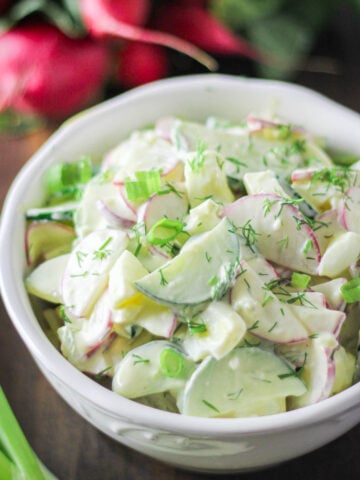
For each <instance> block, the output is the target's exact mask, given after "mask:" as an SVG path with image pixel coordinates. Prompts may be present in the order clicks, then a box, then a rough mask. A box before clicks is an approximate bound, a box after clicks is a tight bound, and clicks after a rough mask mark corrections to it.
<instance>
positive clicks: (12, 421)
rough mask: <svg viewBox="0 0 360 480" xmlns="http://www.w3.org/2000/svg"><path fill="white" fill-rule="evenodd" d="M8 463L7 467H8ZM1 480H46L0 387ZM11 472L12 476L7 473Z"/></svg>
mask: <svg viewBox="0 0 360 480" xmlns="http://www.w3.org/2000/svg"><path fill="white" fill-rule="evenodd" d="M6 463H7V465H6ZM0 469H1V470H0V478H1V479H6V480H7V478H9V480H11V479H12V478H26V479H27V480H46V479H47V478H54V477H52V476H51V477H50V475H46V474H45V473H44V471H43V469H42V466H41V464H40V461H39V459H38V458H37V457H36V455H35V453H34V452H33V450H32V448H31V447H30V445H29V443H28V441H27V440H26V438H25V435H24V433H23V431H22V430H21V428H20V425H19V423H18V421H17V420H16V417H15V415H14V413H13V411H12V409H11V407H10V405H9V403H8V401H7V399H6V396H5V394H4V391H3V389H2V388H1V387H0ZM9 471H10V476H8V477H6V473H8V472H9Z"/></svg>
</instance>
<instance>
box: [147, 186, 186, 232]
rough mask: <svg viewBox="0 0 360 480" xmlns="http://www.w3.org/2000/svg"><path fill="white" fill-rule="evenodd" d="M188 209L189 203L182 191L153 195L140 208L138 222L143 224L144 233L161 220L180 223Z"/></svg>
mask: <svg viewBox="0 0 360 480" xmlns="http://www.w3.org/2000/svg"><path fill="white" fill-rule="evenodd" d="M188 209H189V203H188V201H187V198H186V196H185V193H184V192H183V191H180V190H179V192H178V193H175V192H173V191H169V193H166V194H164V195H159V194H155V195H153V196H152V197H151V198H150V199H149V200H148V201H147V202H146V203H145V204H143V205H142V206H141V208H140V209H139V214H138V221H139V222H144V223H145V227H146V231H149V230H150V228H151V227H152V226H153V225H155V223H156V222H158V221H159V220H161V219H162V218H164V217H165V218H169V219H170V220H179V221H182V220H183V218H184V217H185V215H186V214H187V212H188Z"/></svg>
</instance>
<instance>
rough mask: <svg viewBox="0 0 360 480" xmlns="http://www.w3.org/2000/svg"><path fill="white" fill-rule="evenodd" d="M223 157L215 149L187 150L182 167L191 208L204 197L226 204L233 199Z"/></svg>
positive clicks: (198, 203)
mask: <svg viewBox="0 0 360 480" xmlns="http://www.w3.org/2000/svg"><path fill="white" fill-rule="evenodd" d="M224 163H225V159H223V157H222V156H221V155H220V153H218V152H216V151H215V150H204V151H202V150H201V149H200V150H199V149H198V150H197V151H195V152H189V154H188V156H187V158H186V163H185V169H184V175H185V186H186V191H187V194H188V197H189V200H190V205H191V207H192V208H194V207H196V206H197V205H200V204H201V203H202V202H203V201H204V199H206V198H209V197H210V198H212V199H213V200H214V201H215V202H218V203H221V204H226V203H230V202H233V201H234V195H233V193H232V192H231V190H230V188H229V186H228V183H227V177H226V174H225V171H224V170H223V165H224Z"/></svg>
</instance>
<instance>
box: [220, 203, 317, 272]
mask: <svg viewBox="0 0 360 480" xmlns="http://www.w3.org/2000/svg"><path fill="white" fill-rule="evenodd" d="M222 216H224V217H225V216H226V217H228V218H229V220H231V221H232V222H233V224H234V228H235V229H236V230H237V232H238V233H239V234H240V236H243V237H244V238H245V240H246V242H247V243H248V244H251V245H253V246H254V247H255V248H257V249H258V250H259V251H260V253H262V255H263V256H264V257H265V258H266V259H267V260H271V261H273V262H276V263H278V264H280V265H283V266H285V267H288V268H290V269H292V270H296V271H299V272H304V273H309V274H311V275H314V274H316V273H317V268H318V265H319V262H320V250H319V245H318V242H317V239H316V236H315V234H314V232H313V230H312V229H311V228H310V226H309V225H308V224H307V223H306V220H305V218H304V217H303V216H302V215H301V214H300V212H299V210H298V209H297V208H296V207H295V206H294V205H291V204H289V203H287V201H286V200H284V199H283V198H281V197H280V196H278V195H274V194H257V195H247V196H245V197H242V198H240V199H239V200H236V201H235V202H234V203H232V204H230V205H227V206H226V207H225V208H224V210H223V212H222Z"/></svg>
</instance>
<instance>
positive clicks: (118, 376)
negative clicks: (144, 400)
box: [113, 340, 195, 398]
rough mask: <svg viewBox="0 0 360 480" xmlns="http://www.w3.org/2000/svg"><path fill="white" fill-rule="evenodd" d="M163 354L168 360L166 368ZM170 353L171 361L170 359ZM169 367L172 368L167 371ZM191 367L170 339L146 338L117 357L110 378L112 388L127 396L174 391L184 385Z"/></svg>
mask: <svg viewBox="0 0 360 480" xmlns="http://www.w3.org/2000/svg"><path fill="white" fill-rule="evenodd" d="M164 351H165V358H164V353H163V352H164ZM167 354H169V358H170V361H171V364H170V363H169V371H168V369H167V361H166V355H167ZM171 356H173V357H174V359H175V361H172V360H173V359H171ZM174 363H175V365H174ZM176 363H177V365H176ZM172 367H175V368H173V371H172V372H171V371H170V368H172ZM194 368H195V365H194V363H193V362H192V361H191V360H190V359H189V358H187V357H186V356H185V354H184V353H183V352H181V350H179V349H178V348H177V347H175V346H174V345H173V344H171V343H170V342H168V341H165V340H157V341H153V342H149V343H146V344H145V345H142V346H140V347H137V348H135V349H134V350H131V351H130V352H128V353H127V354H126V355H125V357H124V358H123V360H121V362H120V363H119V364H118V366H117V368H116V372H115V376H114V379H113V390H114V391H115V392H116V393H118V394H119V395H124V396H125V397H127V398H137V397H143V396H144V395H152V394H154V393H160V392H165V391H169V390H171V391H177V390H180V389H182V388H183V387H184V385H185V383H186V380H187V379H188V378H189V377H190V375H191V373H192V371H193V370H194Z"/></svg>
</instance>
